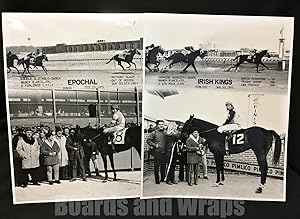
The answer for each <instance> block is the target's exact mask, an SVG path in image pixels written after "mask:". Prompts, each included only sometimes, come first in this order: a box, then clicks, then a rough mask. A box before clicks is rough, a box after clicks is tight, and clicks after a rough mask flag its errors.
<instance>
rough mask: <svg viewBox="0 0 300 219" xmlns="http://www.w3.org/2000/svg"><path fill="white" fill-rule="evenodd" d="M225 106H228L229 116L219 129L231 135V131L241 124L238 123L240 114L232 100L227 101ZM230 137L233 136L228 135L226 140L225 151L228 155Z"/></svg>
mask: <svg viewBox="0 0 300 219" xmlns="http://www.w3.org/2000/svg"><path fill="white" fill-rule="evenodd" d="M225 106H226V109H227V111H228V114H227V118H226V120H225V122H224V123H223V125H222V126H220V127H219V128H218V129H217V130H218V132H220V133H223V132H226V133H228V134H229V135H231V133H232V132H233V131H235V130H238V129H239V128H240V124H239V123H238V118H239V116H238V115H237V113H236V111H235V108H234V106H233V104H232V102H230V101H227V102H226V103H225ZM230 137H231V136H229V137H228V136H227V137H226V141H225V152H226V155H229V148H228V141H227V140H228V139H229V138H230Z"/></svg>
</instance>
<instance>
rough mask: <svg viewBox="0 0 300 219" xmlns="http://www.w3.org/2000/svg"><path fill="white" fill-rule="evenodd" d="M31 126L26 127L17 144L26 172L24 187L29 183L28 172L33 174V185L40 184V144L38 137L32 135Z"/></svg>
mask: <svg viewBox="0 0 300 219" xmlns="http://www.w3.org/2000/svg"><path fill="white" fill-rule="evenodd" d="M32 133H33V132H32V130H31V128H29V127H27V128H25V135H23V136H22V138H20V139H19V141H18V144H17V148H16V150H17V152H18V154H19V155H20V157H21V158H22V169H23V170H24V173H25V178H24V180H23V182H22V187H24V188H25V187H27V185H28V181H29V179H28V174H30V175H31V178H32V182H33V185H38V186H39V185H40V184H39V183H38V179H37V168H38V167H39V166H40V161H39V157H40V146H39V144H38V142H37V140H36V139H34V138H33V137H32Z"/></svg>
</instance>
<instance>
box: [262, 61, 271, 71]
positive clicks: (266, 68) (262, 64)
mask: <svg viewBox="0 0 300 219" xmlns="http://www.w3.org/2000/svg"><path fill="white" fill-rule="evenodd" d="M260 64H262V65H263V66H264V67H265V68H266V69H268V70H270V68H269V67H268V66H266V65H265V64H264V63H262V61H260Z"/></svg>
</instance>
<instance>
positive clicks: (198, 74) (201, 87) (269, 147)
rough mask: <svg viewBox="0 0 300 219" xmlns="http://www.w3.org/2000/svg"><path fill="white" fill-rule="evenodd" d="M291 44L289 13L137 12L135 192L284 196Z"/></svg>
mask: <svg viewBox="0 0 300 219" xmlns="http://www.w3.org/2000/svg"><path fill="white" fill-rule="evenodd" d="M170 20H172V22H170ZM158 24H159V25H158ZM195 27H197V28H195ZM166 33H168V34H166ZM292 42H293V19H292V18H285V17H281V18H279V17H250V16H215V15H180V14H163V15H161V16H160V15H157V14H147V15H146V16H145V65H146V69H145V90H144V95H143V102H144V118H143V121H144V148H143V154H144V157H143V159H144V160H143V186H142V195H141V196H142V198H155V197H186V198H216V199H238V200H257V201H285V200H286V187H285V185H286V162H287V159H288V158H287V156H286V151H287V136H288V121H289V120H288V119H289V101H290V83H291V81H290V80H291V62H292Z"/></svg>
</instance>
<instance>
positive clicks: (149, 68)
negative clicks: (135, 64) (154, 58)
mask: <svg viewBox="0 0 300 219" xmlns="http://www.w3.org/2000/svg"><path fill="white" fill-rule="evenodd" d="M146 68H148V69H149V71H150V72H152V69H151V68H149V66H148V64H147V63H146Z"/></svg>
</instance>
